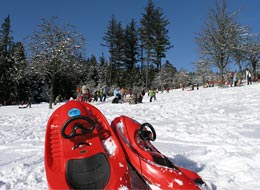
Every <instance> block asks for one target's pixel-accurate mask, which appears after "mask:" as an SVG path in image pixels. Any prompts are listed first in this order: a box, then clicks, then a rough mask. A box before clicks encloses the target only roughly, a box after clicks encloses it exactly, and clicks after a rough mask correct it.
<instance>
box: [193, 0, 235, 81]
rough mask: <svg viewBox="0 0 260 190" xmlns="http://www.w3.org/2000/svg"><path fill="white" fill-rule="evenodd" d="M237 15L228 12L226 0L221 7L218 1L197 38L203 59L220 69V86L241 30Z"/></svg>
mask: <svg viewBox="0 0 260 190" xmlns="http://www.w3.org/2000/svg"><path fill="white" fill-rule="evenodd" d="M236 15H237V12H232V13H228V12H227V5H226V0H222V4H221V5H220V4H219V1H218V0H217V1H216V8H215V9H211V10H210V12H209V15H208V20H207V21H206V22H205V23H204V26H203V28H202V31H201V32H200V33H198V34H197V37H196V41H197V43H198V45H199V47H200V49H201V54H202V57H203V59H205V60H208V62H210V63H212V65H213V66H216V67H217V68H218V69H219V73H220V85H222V82H223V79H224V69H225V67H226V66H227V65H228V64H229V63H230V61H231V51H232V50H231V44H233V41H234V38H235V33H237V30H238V29H239V25H238V24H237V23H236V22H235V20H236Z"/></svg>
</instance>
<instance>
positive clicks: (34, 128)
mask: <svg viewBox="0 0 260 190" xmlns="http://www.w3.org/2000/svg"><path fill="white" fill-rule="evenodd" d="M259 97H260V85H258V84H253V85H250V86H242V87H236V88H218V87H214V88H205V89H204V88H200V89H199V90H194V91H180V90H172V91H170V92H169V93H166V92H164V93H158V94H157V101H153V102H151V103H150V102H149V98H148V96H147V94H146V96H145V97H144V101H143V102H144V103H142V104H136V105H130V104H112V103H111V101H112V98H109V99H108V100H107V102H104V103H100V102H94V103H92V104H93V105H95V106H96V107H97V108H99V109H100V111H101V112H102V113H103V114H104V115H105V116H106V117H107V119H108V121H109V122H111V121H112V120H113V119H114V118H115V117H117V116H120V115H126V116H129V117H132V118H134V119H135V120H137V121H139V122H141V123H143V122H149V123H151V124H152V125H153V126H154V128H155V130H156V132H157V139H156V141H155V142H154V143H153V144H154V145H155V146H156V147H157V148H158V149H159V150H160V151H161V152H162V153H164V154H165V155H167V156H168V157H169V158H170V159H171V160H173V162H175V163H176V165H179V166H183V167H185V168H188V169H190V170H193V171H195V172H198V174H199V175H200V176H201V177H202V178H203V179H205V180H206V181H207V182H208V183H209V184H211V186H212V187H213V189H221V190H223V189H224V190H225V189H226V190H230V189H236V190H244V189H245V188H246V189H260V182H258V181H259V180H258V178H259V172H260V163H259V159H260V153H259V152H260V133H259V130H260V100H259ZM58 106H60V104H58V105H56V107H55V108H57V107H58ZM53 111H54V109H53V110H49V109H48V104H45V103H43V104H33V105H32V108H27V109H19V108H18V106H6V107H5V106H2V107H0V113H1V115H0V136H1V138H0V150H1V154H0V189H27V190H35V189H37V190H44V189H46V188H47V182H46V177H45V170H44V158H43V152H44V139H45V127H46V123H47V121H48V119H49V116H50V115H51V113H52V112H53Z"/></svg>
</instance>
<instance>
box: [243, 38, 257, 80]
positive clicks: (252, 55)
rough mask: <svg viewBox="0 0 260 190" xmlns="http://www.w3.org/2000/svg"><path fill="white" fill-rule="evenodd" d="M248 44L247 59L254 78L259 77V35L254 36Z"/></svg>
mask: <svg viewBox="0 0 260 190" xmlns="http://www.w3.org/2000/svg"><path fill="white" fill-rule="evenodd" d="M245 46H246V52H247V59H248V61H249V64H250V66H251V67H252V73H253V77H254V79H256V78H257V67H260V39H259V36H252V37H251V38H250V40H249V41H248V43H247V44H246V45H245Z"/></svg>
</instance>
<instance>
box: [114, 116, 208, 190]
mask: <svg viewBox="0 0 260 190" xmlns="http://www.w3.org/2000/svg"><path fill="white" fill-rule="evenodd" d="M111 126H112V128H113V130H114V131H115V133H116V134H117V136H118V138H119V140H120V142H121V145H122V147H123V149H124V151H125V154H126V157H127V160H128V162H129V163H130V164H131V165H132V166H133V168H134V169H135V170H136V171H137V173H138V174H139V175H140V176H141V177H142V178H143V179H144V181H145V182H146V184H147V185H148V186H149V188H150V189H174V190H177V189H178V190H201V189H203V190H207V189H209V188H208V186H207V185H206V183H205V182H204V181H203V180H202V178H201V177H200V176H199V175H198V174H197V173H195V172H193V171H190V170H187V169H185V168H181V167H177V166H176V165H174V164H173V163H172V162H171V161H170V160H169V159H168V158H167V157H166V156H165V155H163V154H162V153H160V152H159V151H158V150H157V149H156V148H155V147H154V146H153V145H152V144H151V142H150V141H154V140H155V139H156V133H155V130H154V128H153V126H152V125H151V124H149V123H144V124H140V123H138V122H137V121H135V120H133V119H131V118H129V117H126V116H120V117H117V118H115V119H114V120H113V121H112V125H111Z"/></svg>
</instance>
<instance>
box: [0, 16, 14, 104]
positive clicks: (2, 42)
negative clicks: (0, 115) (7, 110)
mask: <svg viewBox="0 0 260 190" xmlns="http://www.w3.org/2000/svg"><path fill="white" fill-rule="evenodd" d="M12 39H13V38H12V37H11V25H10V17H9V16H7V17H6V18H5V20H4V22H3V24H2V25H1V28H0V101H1V102H3V101H7V103H10V102H11V101H15V100H16V98H17V91H16V88H15V84H14V81H13V76H14V75H13V69H14V64H13V62H12V59H11V49H12V45H13V41H12Z"/></svg>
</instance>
